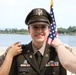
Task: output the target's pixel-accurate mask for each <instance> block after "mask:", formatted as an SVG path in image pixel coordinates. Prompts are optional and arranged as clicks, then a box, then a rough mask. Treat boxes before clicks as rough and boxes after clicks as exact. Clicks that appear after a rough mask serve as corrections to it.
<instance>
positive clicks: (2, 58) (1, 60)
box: [0, 55, 5, 66]
mask: <svg viewBox="0 0 76 75" xmlns="http://www.w3.org/2000/svg"><path fill="white" fill-rule="evenodd" d="M4 59H5V56H4V55H1V56H0V66H1V65H2V63H3V61H4Z"/></svg>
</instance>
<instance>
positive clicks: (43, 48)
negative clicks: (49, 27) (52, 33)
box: [32, 43, 46, 56]
mask: <svg viewBox="0 0 76 75" xmlns="http://www.w3.org/2000/svg"><path fill="white" fill-rule="evenodd" d="M45 45H46V43H44V44H43V46H42V47H41V48H40V49H39V50H37V49H36V47H35V46H34V45H33V44H32V47H33V51H34V54H36V52H37V51H39V52H40V53H41V54H42V56H43V54H44V50H45Z"/></svg>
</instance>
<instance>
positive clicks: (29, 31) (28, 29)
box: [28, 26, 30, 34]
mask: <svg viewBox="0 0 76 75" xmlns="http://www.w3.org/2000/svg"><path fill="white" fill-rule="evenodd" d="M28 33H29V34H30V26H28Z"/></svg>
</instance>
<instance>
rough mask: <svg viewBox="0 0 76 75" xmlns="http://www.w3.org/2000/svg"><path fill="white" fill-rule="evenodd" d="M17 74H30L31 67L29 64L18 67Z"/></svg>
mask: <svg viewBox="0 0 76 75" xmlns="http://www.w3.org/2000/svg"><path fill="white" fill-rule="evenodd" d="M18 75H31V67H29V66H22V67H19V68H18Z"/></svg>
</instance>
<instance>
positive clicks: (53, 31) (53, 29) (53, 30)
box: [47, 0, 58, 44]
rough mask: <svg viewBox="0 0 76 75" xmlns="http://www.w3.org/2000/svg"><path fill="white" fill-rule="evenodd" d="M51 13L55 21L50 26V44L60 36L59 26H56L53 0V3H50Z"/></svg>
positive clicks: (48, 40)
mask: <svg viewBox="0 0 76 75" xmlns="http://www.w3.org/2000/svg"><path fill="white" fill-rule="evenodd" d="M50 15H51V17H52V19H53V23H52V24H51V26H50V33H49V36H48V38H47V42H48V43H49V44H51V42H52V41H53V40H54V38H56V37H58V32H57V26H56V21H55V16H54V11H53V0H51V4H50Z"/></svg>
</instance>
